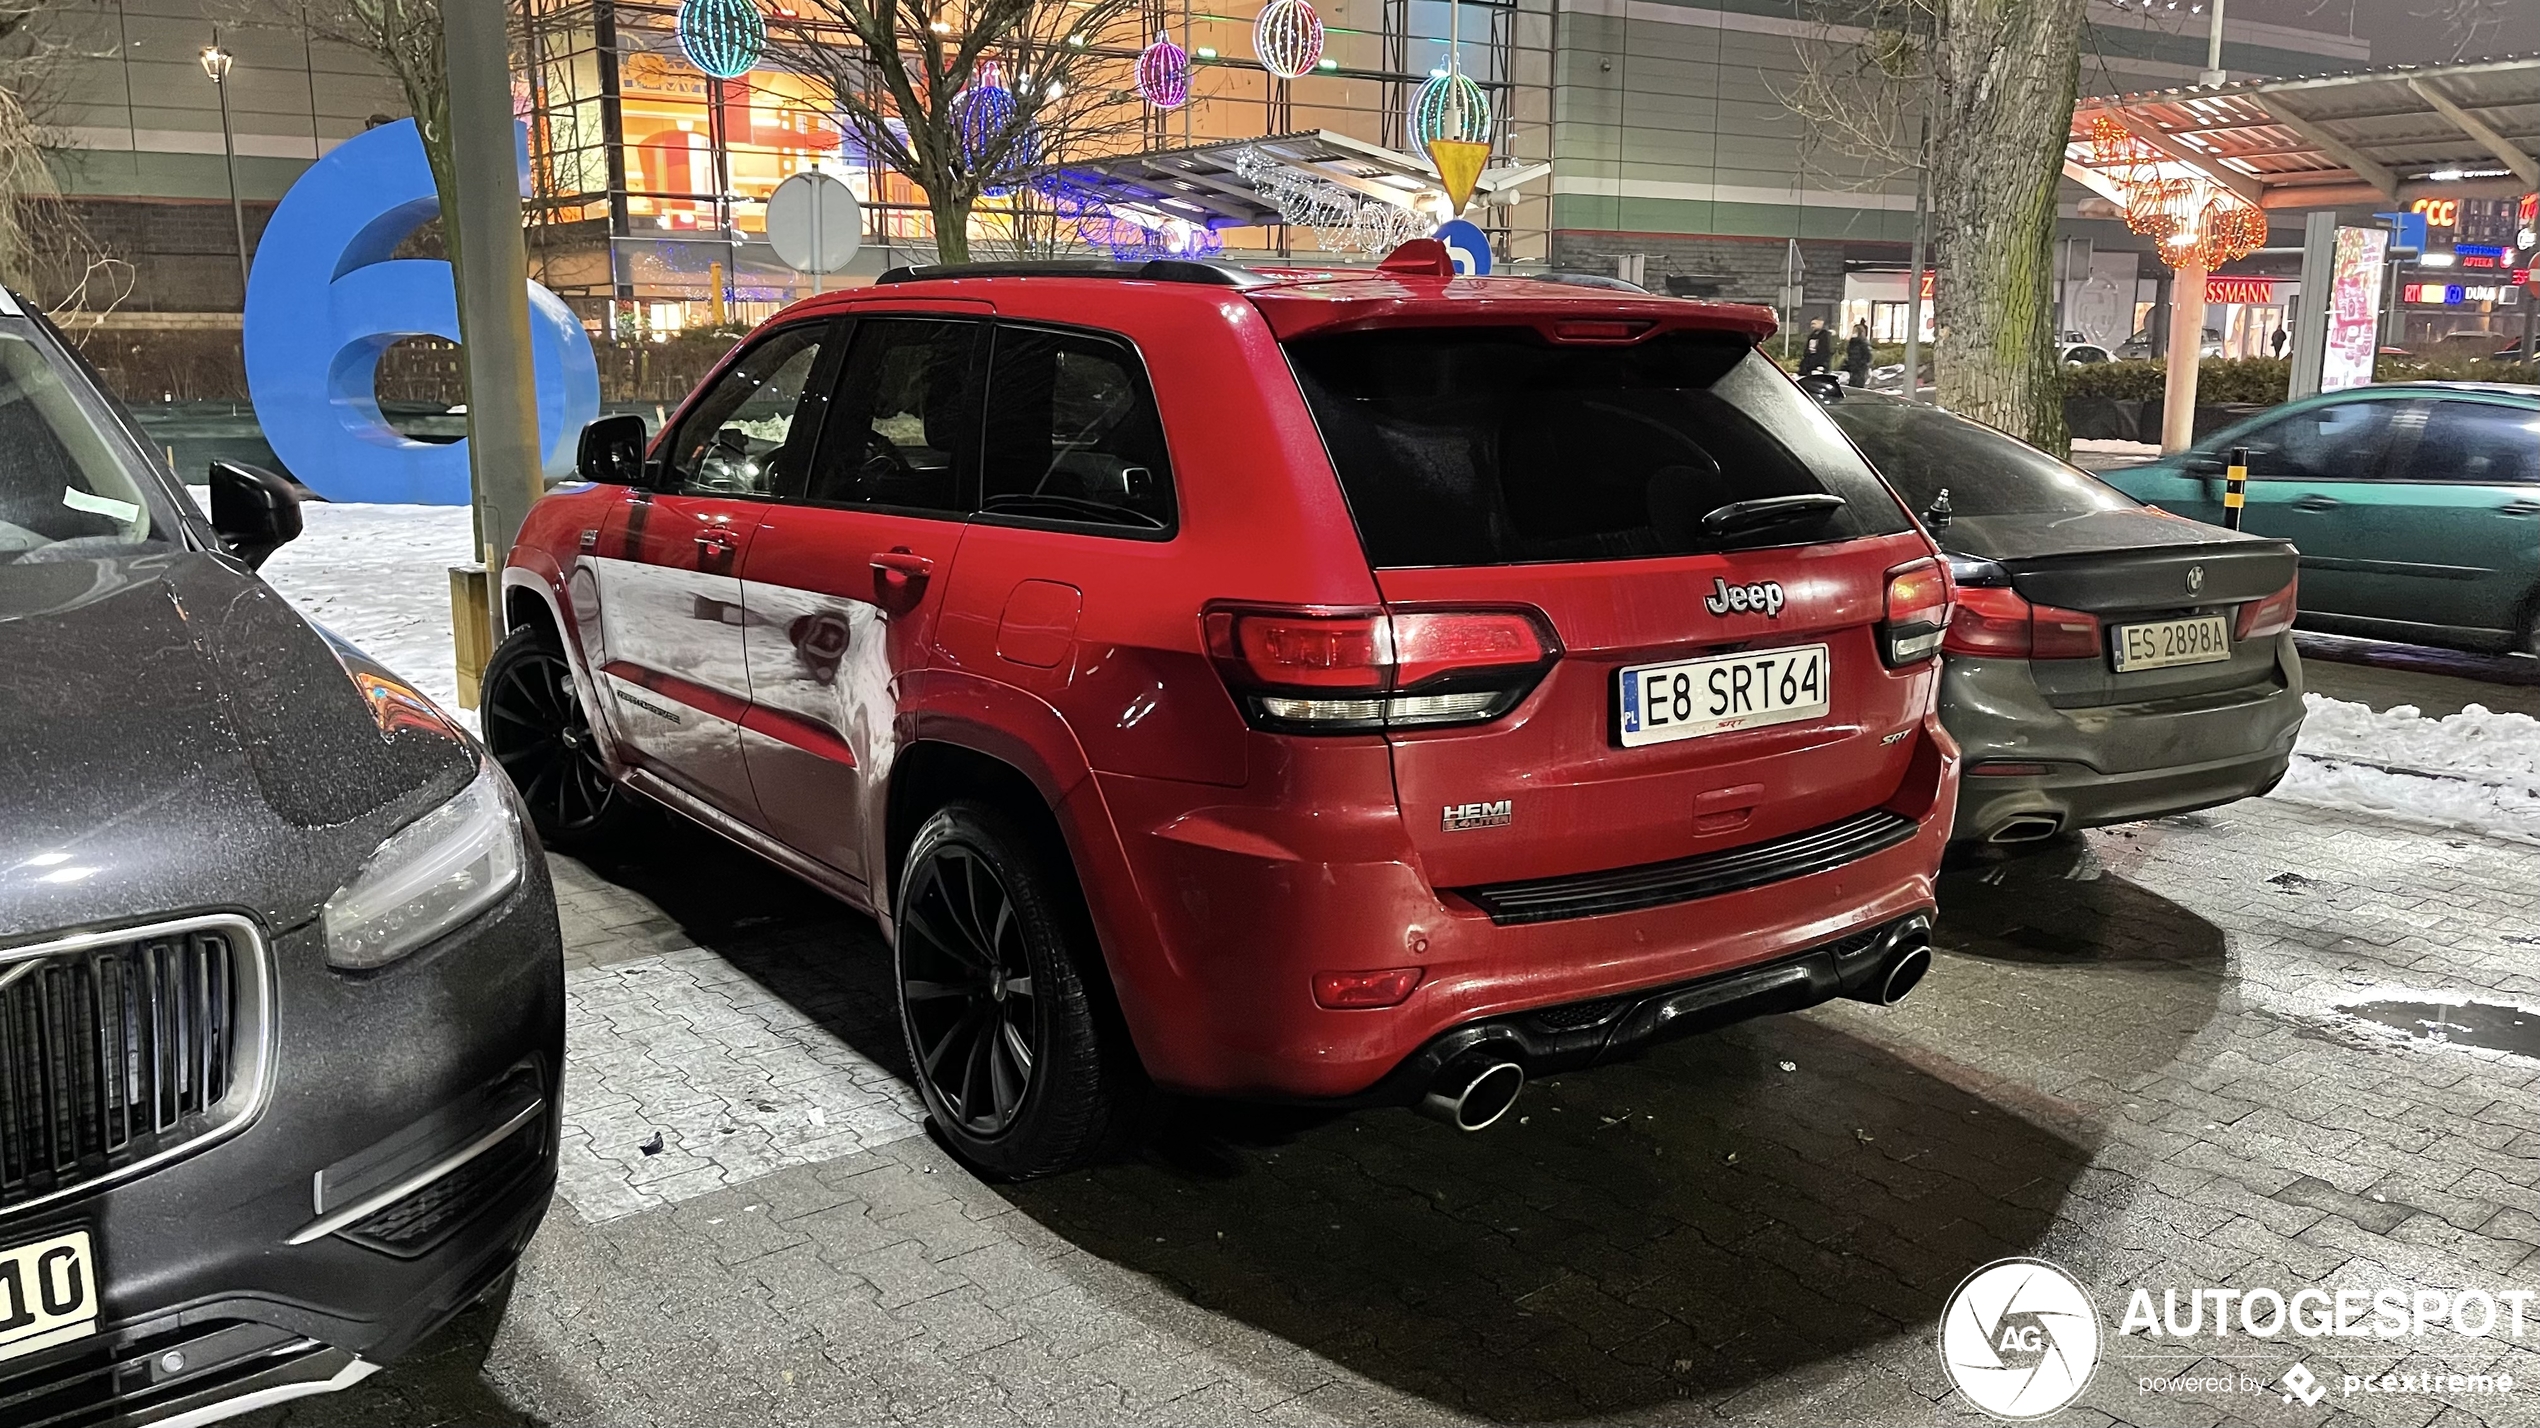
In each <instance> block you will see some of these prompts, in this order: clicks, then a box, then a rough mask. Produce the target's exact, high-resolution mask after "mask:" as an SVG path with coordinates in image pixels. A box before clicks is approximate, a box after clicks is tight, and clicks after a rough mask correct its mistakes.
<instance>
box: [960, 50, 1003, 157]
mask: <svg viewBox="0 0 2540 1428" xmlns="http://www.w3.org/2000/svg"><path fill="white" fill-rule="evenodd" d="M952 111H953V127H954V129H955V130H956V131H957V132H958V133H959V134H960V135H961V156H962V158H963V159H965V160H967V161H968V162H969V163H971V164H973V165H974V166H975V165H976V164H977V163H978V162H979V160H980V159H981V158H983V157H985V156H987V154H988V152H989V150H990V149H991V148H992V147H994V145H995V144H996V142H997V138H998V136H999V135H1001V134H1003V133H1005V131H1006V130H1007V129H1008V128H1010V127H1011V126H1012V125H1013V123H1014V91H1013V90H1011V89H1008V88H1006V87H1005V74H1004V72H1003V71H1001V70H999V69H998V68H997V63H996V61H994V60H988V61H985V62H983V63H981V64H980V66H979V73H978V76H977V77H976V78H974V79H972V80H971V81H970V87H969V88H967V89H964V90H963V91H962V92H961V93H959V94H956V95H954V96H953V101H952Z"/></svg>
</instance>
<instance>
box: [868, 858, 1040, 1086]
mask: <svg viewBox="0 0 2540 1428" xmlns="http://www.w3.org/2000/svg"><path fill="white" fill-rule="evenodd" d="M910 873H911V876H910V879H909V896H908V903H907V908H908V911H907V913H906V917H907V921H906V923H905V924H904V925H903V926H902V929H901V944H902V945H901V952H900V996H901V999H902V1001H903V1002H904V1004H905V1005H906V1007H907V1015H908V1027H909V1037H910V1043H911V1044H910V1050H911V1051H912V1052H913V1053H914V1054H915V1055H916V1056H917V1058H918V1060H917V1069H918V1074H920V1075H922V1076H924V1077H925V1078H926V1080H927V1083H928V1084H929V1085H930V1086H932V1087H933V1088H934V1091H935V1094H936V1096H937V1097H938V1098H939V1099H941V1100H942V1102H943V1104H944V1106H945V1107H946V1108H947V1109H948V1110H949V1111H950V1112H951V1115H952V1119H953V1120H954V1121H955V1122H956V1123H957V1124H959V1125H960V1127H961V1129H963V1130H964V1131H967V1132H969V1133H970V1134H972V1135H977V1136H994V1135H1001V1134H1003V1133H1004V1132H1005V1131H1006V1130H1007V1129H1008V1128H1009V1127H1011V1126H1012V1125H1013V1124H1014V1118H1015V1117H1016V1116H1018V1115H1020V1114H1021V1113H1022V1111H1023V1098H1024V1096H1025V1095H1026V1093H1028V1092H1029V1091H1030V1090H1031V1089H1032V1067H1033V1065H1034V1064H1035V1063H1036V1062H1038V1061H1039V1059H1040V1049H1041V1042H1042V1034H1041V1016H1040V999H1039V998H1038V997H1036V996H1035V995H1033V990H1032V963H1031V958H1030V956H1029V955H1028V954H1027V953H1026V952H1025V950H1024V947H1023V926H1022V923H1021V922H1020V921H1018V920H1017V919H1016V917H1015V912H1014V898H1013V897H1012V896H1011V895H1010V894H1009V893H1007V891H1006V887H1005V883H1004V882H1003V880H1001V879H999V878H998V877H997V874H996V870H995V869H993V868H990V867H988V866H986V865H985V864H984V863H983V862H981V861H980V857H979V854H978V853H977V852H976V851H974V850H972V849H970V848H966V847H963V846H962V845H960V844H958V843H950V842H947V843H943V844H940V845H938V846H937V847H936V848H935V849H934V851H933V855H932V856H931V857H929V858H927V859H926V861H925V862H923V863H920V864H918V865H917V866H916V867H915V868H913V869H911V870H910Z"/></svg>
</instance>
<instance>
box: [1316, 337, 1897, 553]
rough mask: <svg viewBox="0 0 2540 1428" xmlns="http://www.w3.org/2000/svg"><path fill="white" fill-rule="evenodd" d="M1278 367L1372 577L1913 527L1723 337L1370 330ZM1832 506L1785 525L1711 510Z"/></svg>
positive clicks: (1817, 424)
mask: <svg viewBox="0 0 2540 1428" xmlns="http://www.w3.org/2000/svg"><path fill="white" fill-rule="evenodd" d="M1287 350H1288V356H1289V359H1290V360H1291V361H1292V362H1293V364H1294V365H1295V367H1296V372H1297V377H1298V380H1299V382H1300V384H1301V385H1302V386H1303V388H1304V390H1305V398H1306V402H1307V405H1308V406H1310V407H1311V408H1312V410H1313V412H1314V419H1315V421H1316V423H1317V424H1318V425H1319V426H1320V427H1321V428H1322V433H1323V442H1324V445H1325V447H1326V448H1327V449H1328V450H1329V451H1330V453H1331V457H1332V465H1333V467H1334V469H1335V470H1337V471H1338V472H1339V473H1340V480H1341V487H1342V490H1343V491H1344V493H1345V494H1346V495H1347V496H1348V498H1349V506H1350V512H1351V514H1352V515H1353V516H1354V517H1355V518H1356V520H1357V522H1358V533H1359V538H1360V539H1361V540H1362V541H1364V542H1365V543H1366V546H1367V554H1368V558H1369V559H1370V560H1371V561H1372V562H1374V563H1375V564H1376V565H1377V566H1379V567H1402V566H1415V565H1459V566H1460V565H1509V564H1516V563H1519V562H1526V561H1557V560H1616V559H1630V558H1635V557H1645V556H1664V555H1688V554H1698V553H1702V552H1708V551H1716V550H1722V549H1727V548H1731V547H1736V548H1751V547H1755V546H1762V545H1780V544H1791V543H1796V542H1813V541H1824V540H1841V539H1849V538H1851V537H1854V536H1862V535H1890V534H1894V533H1896V532H1898V531H1903V530H1907V529H1910V528H1911V527H1910V526H1909V525H1908V523H1907V519H1906V517H1905V514H1904V512H1903V511H1902V510H1901V509H1900V508H1899V507H1898V506H1897V504H1896V500H1895V498H1894V497H1893V496H1891V495H1889V494H1888V492H1887V490H1886V488H1885V487H1883V486H1881V485H1880V484H1879V480H1878V477H1877V476H1876V475H1875V474H1873V473H1872V472H1871V471H1870V469H1869V468H1868V467H1866V466H1864V465H1863V464H1862V463H1861V459H1860V457H1859V456H1858V455H1856V454H1855V453H1854V452H1853V450H1852V448H1851V447H1850V446H1848V445H1847V444H1845V442H1844V441H1843V439H1842V436H1841V435H1840V434H1839V433H1838V432H1836V430H1835V429H1834V426H1833V424H1832V423H1830V422H1829V421H1827V419H1826V417H1825V414H1824V413H1823V412H1822V411H1821V410H1819V408H1818V406H1817V404H1816V403H1815V402H1813V401H1811V400H1810V399H1809V398H1808V397H1807V396H1806V395H1804V394H1802V393H1801V392H1800V391H1799V390H1798V389H1797V388H1796V387H1794V386H1792V385H1791V383H1790V379H1789V378H1787V377H1784V376H1783V375H1782V374H1781V373H1780V372H1779V371H1777V370H1775V369H1774V367H1773V365H1772V364H1771V363H1770V362H1768V361H1766V360H1765V359H1764V358H1762V357H1761V356H1758V355H1756V353H1755V351H1754V349H1753V348H1752V346H1750V345H1749V344H1748V343H1747V341H1746V340H1745V339H1744V338H1742V337H1738V336H1735V335H1733V334H1729V333H1712V332H1676V333H1667V334H1662V335H1660V336H1657V337H1653V338H1650V339H1648V340H1646V341H1642V342H1637V343H1633V344H1630V345H1628V346H1625V345H1588V344H1577V343H1554V342H1550V341H1547V340H1546V339H1544V338H1543V337H1542V336H1540V335H1538V334H1537V333H1536V332H1534V331H1533V330H1532V329H1530V328H1472V327H1464V328H1402V327H1397V328H1379V329H1376V330H1373V331H1365V332H1350V333H1341V334H1338V335H1333V336H1325V337H1308V338H1302V339H1299V340H1298V341H1295V342H1292V343H1290V344H1289V345H1288V349H1287ZM1824 495H1834V496H1840V497H1842V498H1843V501H1844V504H1843V505H1842V506H1841V507H1839V508H1836V509H1834V510H1832V511H1831V512H1828V511H1825V510H1823V509H1816V510H1813V511H1811V512H1809V513H1808V515H1807V517H1806V518H1804V519H1799V520H1787V519H1785V520H1782V521H1779V522H1778V523H1773V522H1763V523H1755V522H1738V521H1731V522H1727V523H1726V524H1725V525H1723V524H1720V523H1714V525H1712V526H1706V525H1705V522H1704V517H1705V516H1708V515H1712V514H1713V513H1715V512H1718V511H1719V510H1720V508H1722V507H1724V506H1729V505H1732V504H1734V503H1736V502H1740V501H1752V500H1757V499H1760V498H1765V497H1774V496H1824Z"/></svg>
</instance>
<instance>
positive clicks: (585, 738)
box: [478, 626, 633, 847]
mask: <svg viewBox="0 0 2540 1428" xmlns="http://www.w3.org/2000/svg"><path fill="white" fill-rule="evenodd" d="M478 707H479V709H480V710H481V711H482V713H483V715H484V724H485V747H486V748H487V749H488V750H489V751H491V752H492V754H493V755H494V760H495V762H497V763H499V764H501V765H502V766H503V772H505V773H507V774H509V775H511V780H512V784H513V786H514V787H516V788H518V789H519V790H520V796H521V801H522V802H524V803H526V804H528V805H529V815H530V818H531V820H532V821H533V822H535V823H536V824H537V825H538V836H539V837H540V838H541V839H543V840H545V841H546V842H548V843H550V844H553V845H557V846H560V847H571V846H573V845H576V844H589V843H592V842H595V841H597V840H599V839H601V838H603V837H605V836H607V835H608V834H610V833H613V832H615V831H617V829H618V828H619V827H620V826H622V825H623V823H624V821H625V819H626V818H627V816H628V815H629V814H630V813H631V811H632V810H631V804H632V802H633V800H632V799H631V798H630V797H629V796H628V794H627V793H626V791H625V790H623V789H621V788H619V787H618V784H617V780H615V779H613V778H611V777H609V770H608V764H607V762H606V761H605V760H603V759H602V758H601V756H600V744H599V740H598V739H596V738H594V737H593V736H592V732H591V721H590V719H589V718H588V716H586V715H585V714H584V713H583V710H582V697H581V694H580V692H579V691H578V690H577V689H576V688H575V686H574V683H573V667H572V666H571V665H569V664H567V663H565V657H564V652H563V651H562V650H559V649H557V648H555V646H554V645H552V644H550V643H549V642H548V641H546V640H545V639H543V638H541V636H540V632H539V631H537V630H535V629H532V628H529V627H526V626H524V627H522V628H520V629H517V630H514V631H512V633H511V635H510V637H509V638H507V639H505V640H504V641H503V643H502V647H501V648H499V649H497V650H495V651H494V657H493V658H492V659H491V660H488V661H487V662H486V665H485V679H484V683H483V695H482V697H481V699H480V700H479V705H478Z"/></svg>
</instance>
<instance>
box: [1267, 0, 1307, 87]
mask: <svg viewBox="0 0 2540 1428" xmlns="http://www.w3.org/2000/svg"><path fill="white" fill-rule="evenodd" d="M1252 52H1253V55H1254V57H1255V58H1257V59H1259V60H1260V61H1261V67H1262V68H1263V69H1266V70H1268V71H1270V72H1271V73H1272V74H1275V75H1277V76H1278V77H1279V78H1281V79H1295V78H1296V77H1297V76H1299V75H1302V74H1304V73H1305V72H1306V71H1308V70H1310V69H1312V68H1314V62H1315V61H1316V60H1319V59H1321V58H1322V57H1323V17H1322V16H1320V15H1317V14H1315V13H1314V7H1313V6H1312V5H1309V4H1307V3H1306V0H1270V3H1269V4H1267V5H1264V6H1262V7H1261V14H1260V15H1259V16H1258V17H1256V18H1255V19H1254V20H1253V22H1252Z"/></svg>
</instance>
